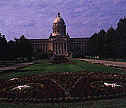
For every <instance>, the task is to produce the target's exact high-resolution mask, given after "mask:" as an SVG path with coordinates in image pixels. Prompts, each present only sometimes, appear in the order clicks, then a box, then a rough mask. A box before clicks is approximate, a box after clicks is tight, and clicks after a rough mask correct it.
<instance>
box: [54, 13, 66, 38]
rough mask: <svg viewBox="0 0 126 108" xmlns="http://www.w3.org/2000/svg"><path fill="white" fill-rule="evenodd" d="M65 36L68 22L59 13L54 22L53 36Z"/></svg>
mask: <svg viewBox="0 0 126 108" xmlns="http://www.w3.org/2000/svg"><path fill="white" fill-rule="evenodd" d="M58 35H60V36H65V35H66V24H65V22H64V20H63V18H62V17H61V16H60V13H58V15H57V17H56V19H55V20H54V22H53V33H52V36H58Z"/></svg>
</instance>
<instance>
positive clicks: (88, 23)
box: [0, 0, 126, 40]
mask: <svg viewBox="0 0 126 108" xmlns="http://www.w3.org/2000/svg"><path fill="white" fill-rule="evenodd" d="M58 12H61V16H62V17H63V18H64V20H65V22H66V25H67V31H68V33H69V35H70V36H71V37H89V36H91V35H92V34H93V33H94V32H98V31H99V30H100V29H105V30H107V29H108V28H109V27H110V26H113V27H116V24H117V22H118V21H119V19H120V18H123V17H124V16H126V0H0V32H2V33H3V34H5V35H6V37H7V39H8V40H10V39H14V38H15V37H17V38H18V37H20V36H21V35H22V34H24V35H25V36H26V37H27V38H48V36H49V35H50V33H51V32H52V23H53V20H54V19H55V17H56V15H57V13H58Z"/></svg>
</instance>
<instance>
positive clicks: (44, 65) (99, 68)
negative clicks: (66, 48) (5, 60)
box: [0, 60, 125, 78]
mask: <svg viewBox="0 0 126 108" xmlns="http://www.w3.org/2000/svg"><path fill="white" fill-rule="evenodd" d="M22 70H26V72H11V73H5V74H3V75H1V76H0V78H13V77H21V76H30V75H35V74H43V73H48V72H52V73H53V72H80V71H86V72H104V73H120V74H125V72H124V71H122V70H120V69H115V68H112V67H106V66H104V65H99V64H90V63H88V62H84V61H80V60H73V61H72V64H49V63H48V60H41V61H40V63H37V64H33V65H31V66H28V67H25V68H23V69H22Z"/></svg>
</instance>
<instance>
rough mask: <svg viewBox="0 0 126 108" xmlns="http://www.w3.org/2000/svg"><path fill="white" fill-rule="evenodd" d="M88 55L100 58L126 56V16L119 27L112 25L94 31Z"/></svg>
mask: <svg viewBox="0 0 126 108" xmlns="http://www.w3.org/2000/svg"><path fill="white" fill-rule="evenodd" d="M88 55H89V56H99V57H100V58H126V18H121V19H120V20H119V22H118V24H117V28H116V29H114V28H113V27H110V28H109V29H108V30H107V32H106V31H105V30H104V29H102V30H100V32H98V33H94V34H93V35H92V36H91V38H90V39H89V41H88Z"/></svg>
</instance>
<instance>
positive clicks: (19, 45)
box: [0, 34, 32, 60]
mask: <svg viewBox="0 0 126 108" xmlns="http://www.w3.org/2000/svg"><path fill="white" fill-rule="evenodd" d="M31 57H32V43H31V41H30V40H28V39H26V38H25V37H24V36H21V37H20V39H15V40H14V41H12V40H10V41H8V42H7V40H6V38H5V36H4V35H1V34H0V59H13V58H27V59H29V60H30V59H31Z"/></svg>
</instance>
